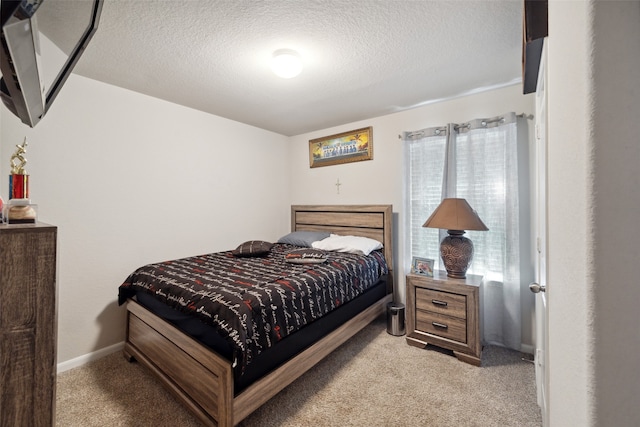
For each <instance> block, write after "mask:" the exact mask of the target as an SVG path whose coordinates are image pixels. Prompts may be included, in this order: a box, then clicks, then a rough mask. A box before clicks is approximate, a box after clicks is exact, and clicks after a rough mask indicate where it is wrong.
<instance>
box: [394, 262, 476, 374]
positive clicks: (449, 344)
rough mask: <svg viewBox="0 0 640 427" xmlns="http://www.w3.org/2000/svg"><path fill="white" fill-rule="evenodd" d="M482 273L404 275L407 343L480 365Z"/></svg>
mask: <svg viewBox="0 0 640 427" xmlns="http://www.w3.org/2000/svg"><path fill="white" fill-rule="evenodd" d="M481 283H482V276H474V275H469V274H468V275H467V278H466V279H452V278H450V277H447V273H446V272H444V271H438V270H436V271H434V272H433V277H427V276H422V275H418V274H409V275H407V337H406V339H407V343H408V344H410V345H413V346H415V347H420V348H424V347H426V346H427V344H433V345H436V346H438V347H442V348H446V349H449V350H452V351H453V353H454V354H455V355H456V357H457V358H458V359H460V360H462V361H464V362H467V363H471V364H472V365H476V366H480V359H481V355H482V346H481V338H482V337H481V335H480V284H481Z"/></svg>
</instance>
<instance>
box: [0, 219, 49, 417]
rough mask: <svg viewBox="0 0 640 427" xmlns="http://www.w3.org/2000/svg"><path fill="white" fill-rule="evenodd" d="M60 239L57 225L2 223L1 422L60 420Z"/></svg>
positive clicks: (0, 313)
mask: <svg viewBox="0 0 640 427" xmlns="http://www.w3.org/2000/svg"><path fill="white" fill-rule="evenodd" d="M56 240H57V228H56V227H54V226H51V225H47V224H25V225H17V224H14V225H0V426H1V427H5V426H11V427H22V426H25V427H27V426H28V427H32V426H33V427H36V426H53V425H54V424H55V386H56V327H57V326H56V323H57V322H56Z"/></svg>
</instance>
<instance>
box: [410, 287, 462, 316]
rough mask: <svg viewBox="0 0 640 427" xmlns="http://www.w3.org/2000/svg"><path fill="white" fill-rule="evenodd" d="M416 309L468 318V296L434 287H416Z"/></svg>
mask: <svg viewBox="0 0 640 427" xmlns="http://www.w3.org/2000/svg"><path fill="white" fill-rule="evenodd" d="M416 309H418V310H427V311H432V312H434V313H439V314H445V315H447V316H452V317H457V318H459V319H463V320H464V319H466V318H467V297H465V296H464V295H459V294H452V293H449V292H440V291H435V290H433V289H425V288H416Z"/></svg>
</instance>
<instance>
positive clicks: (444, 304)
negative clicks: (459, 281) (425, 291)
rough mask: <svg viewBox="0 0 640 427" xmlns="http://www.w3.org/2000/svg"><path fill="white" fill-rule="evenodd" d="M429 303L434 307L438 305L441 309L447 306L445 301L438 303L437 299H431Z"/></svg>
mask: <svg viewBox="0 0 640 427" xmlns="http://www.w3.org/2000/svg"><path fill="white" fill-rule="evenodd" d="M431 302H432V303H433V304H435V305H440V306H442V307H446V306H447V302H446V301H440V300H437V299H432V300H431Z"/></svg>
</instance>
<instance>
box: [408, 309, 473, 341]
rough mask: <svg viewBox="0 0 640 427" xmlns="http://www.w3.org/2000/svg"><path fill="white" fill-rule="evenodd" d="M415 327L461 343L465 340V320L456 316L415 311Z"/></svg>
mask: <svg viewBox="0 0 640 427" xmlns="http://www.w3.org/2000/svg"><path fill="white" fill-rule="evenodd" d="M416 329H417V330H419V331H421V332H426V333H427V334H433V335H438V336H441V337H444V338H448V339H451V340H454V341H459V342H461V343H466V342H467V322H466V321H465V320H463V319H459V318H457V317H451V316H446V315H443V314H438V313H432V312H430V311H416Z"/></svg>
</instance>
